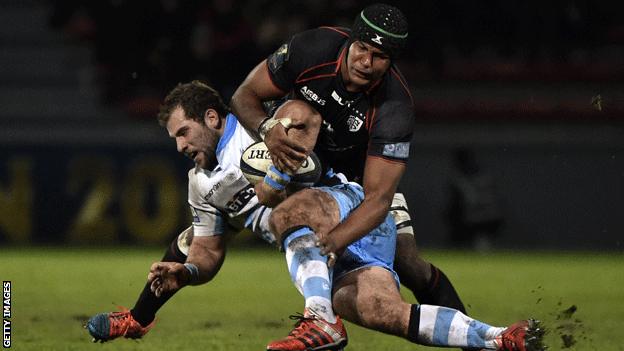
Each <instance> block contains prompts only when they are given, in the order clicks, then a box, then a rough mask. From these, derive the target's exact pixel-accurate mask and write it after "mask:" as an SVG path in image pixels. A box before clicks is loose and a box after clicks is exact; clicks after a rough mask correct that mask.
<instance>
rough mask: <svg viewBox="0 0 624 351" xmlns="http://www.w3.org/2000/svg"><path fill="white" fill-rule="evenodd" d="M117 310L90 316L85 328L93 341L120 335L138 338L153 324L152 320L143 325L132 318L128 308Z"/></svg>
mask: <svg viewBox="0 0 624 351" xmlns="http://www.w3.org/2000/svg"><path fill="white" fill-rule="evenodd" d="M119 308H120V311H118V312H109V313H99V314H96V315H95V316H93V317H91V318H90V319H89V321H88V322H87V324H86V325H85V328H86V329H87V330H88V331H89V334H91V336H92V337H93V342H98V341H100V342H105V341H109V340H113V339H116V338H118V337H120V336H123V337H125V338H129V339H139V338H141V337H142V336H143V335H145V334H146V333H147V332H148V331H149V330H150V329H151V328H152V326H153V325H154V322H152V323H150V324H149V325H148V326H146V327H143V326H142V325H141V324H139V322H137V321H136V320H134V318H133V317H132V314H131V313H130V310H128V309H127V308H125V307H119Z"/></svg>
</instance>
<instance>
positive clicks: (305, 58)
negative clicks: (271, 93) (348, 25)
mask: <svg viewBox="0 0 624 351" xmlns="http://www.w3.org/2000/svg"><path fill="white" fill-rule="evenodd" d="M344 40H345V37H344V35H342V34H340V33H339V32H337V31H333V30H331V29H328V28H317V29H311V30H308V31H305V32H301V33H298V34H295V35H294V36H293V37H292V38H290V40H289V41H288V42H287V43H285V44H283V45H282V46H280V47H279V49H277V50H276V51H275V52H274V53H272V54H271V55H269V57H268V58H267V64H268V68H269V76H270V77H271V80H272V81H273V84H275V85H276V86H277V87H278V88H280V89H281V90H283V91H290V90H292V89H293V87H294V85H295V82H296V80H297V77H299V75H301V73H303V72H304V71H305V70H307V69H309V68H311V67H314V66H316V65H318V64H320V63H325V62H328V61H331V60H335V56H336V53H337V51H338V49H339V48H340V46H341V45H342V44H343V43H344Z"/></svg>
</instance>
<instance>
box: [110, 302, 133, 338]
mask: <svg viewBox="0 0 624 351" xmlns="http://www.w3.org/2000/svg"><path fill="white" fill-rule="evenodd" d="M110 317H111V330H112V331H113V333H111V334H119V335H126V332H127V331H128V329H129V328H130V318H131V317H130V310H128V309H125V308H123V309H122V310H121V311H119V312H113V313H111V316H110Z"/></svg>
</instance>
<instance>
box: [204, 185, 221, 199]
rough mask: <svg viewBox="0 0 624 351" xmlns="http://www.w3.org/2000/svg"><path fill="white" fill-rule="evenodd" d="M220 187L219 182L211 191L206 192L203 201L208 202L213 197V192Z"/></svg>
mask: <svg viewBox="0 0 624 351" xmlns="http://www.w3.org/2000/svg"><path fill="white" fill-rule="evenodd" d="M220 187H221V182H217V184H215V185H213V186H212V189H210V191H208V195H206V196H205V197H204V199H205V200H206V201H208V199H210V198H211V197H212V195H214V193H215V191H217V190H219V188H220Z"/></svg>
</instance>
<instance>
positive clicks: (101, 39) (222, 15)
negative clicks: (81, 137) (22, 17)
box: [50, 0, 624, 118]
mask: <svg viewBox="0 0 624 351" xmlns="http://www.w3.org/2000/svg"><path fill="white" fill-rule="evenodd" d="M50 1H52V2H51V5H52V6H51V9H52V11H51V15H50V25H51V26H52V27H53V28H56V29H58V30H62V31H64V32H65V33H67V35H68V36H70V37H71V38H73V39H75V40H77V41H80V42H86V43H88V44H90V45H92V46H93V48H94V52H95V61H96V65H97V72H98V81H99V84H101V87H102V91H103V101H105V102H107V103H109V104H118V105H120V106H123V107H125V108H126V109H127V110H128V111H129V112H130V113H131V114H133V115H135V116H139V117H142V116H145V117H150V118H151V117H153V115H154V111H155V108H156V106H157V105H158V102H159V101H160V99H161V98H162V97H163V96H164V94H165V92H166V91H168V89H170V88H171V87H172V86H173V85H175V84H176V83H178V82H181V81H188V80H190V79H203V80H206V81H208V82H209V83H210V84H211V85H213V86H215V87H216V88H218V89H219V90H220V91H221V92H222V93H223V95H224V97H226V98H228V99H229V97H230V95H231V94H232V93H233V91H234V89H235V88H236V87H237V85H238V84H239V83H240V82H241V81H242V80H243V79H244V75H245V74H246V72H248V71H249V70H250V69H251V68H252V66H253V65H254V64H255V63H256V62H258V61H259V60H260V59H261V58H262V57H265V56H267V55H268V54H269V53H270V52H271V51H273V50H275V49H276V48H277V47H278V46H279V45H280V44H281V43H282V42H283V41H284V40H286V39H287V38H288V37H289V36H290V35H292V34H293V33H296V32H298V31H301V30H305V29H308V28H313V27H317V26H321V25H333V26H336V25H337V26H350V24H351V22H352V20H353V17H354V14H355V13H357V11H358V10H359V9H360V8H362V6H363V4H364V3H371V2H372V1H365V2H359V1H354V0H346V1H329V0H296V1H268V0H254V1H249V0H246V1H234V0H212V1H199V0H159V1H146V0H141V1H137V0H99V1H85V0H50ZM391 3H393V4H394V5H396V6H398V7H400V8H401V9H403V10H404V12H405V13H406V14H407V16H408V18H409V20H410V38H411V39H410V40H411V45H410V49H409V50H408V52H407V53H406V54H405V55H404V56H403V57H402V58H401V63H400V66H401V68H402V70H403V71H404V73H405V74H406V75H407V77H408V80H409V81H410V82H411V84H412V85H414V84H418V82H419V81H434V80H435V81H500V80H506V81H512V82H513V81H515V82H518V81H527V80H528V81H534V80H539V81H555V82H558V81H575V82H576V81H593V82H596V81H599V82H621V81H622V80H623V78H624V65H622V64H621V56H622V54H623V53H624V52H623V51H624V23H623V21H622V20H621V15H620V14H621V13H622V10H624V4H623V3H621V2H615V1H612V2H594V1H590V0H557V1H546V2H544V1H536V0H531V1H495V0H480V1H460V0H421V1H391Z"/></svg>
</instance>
